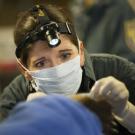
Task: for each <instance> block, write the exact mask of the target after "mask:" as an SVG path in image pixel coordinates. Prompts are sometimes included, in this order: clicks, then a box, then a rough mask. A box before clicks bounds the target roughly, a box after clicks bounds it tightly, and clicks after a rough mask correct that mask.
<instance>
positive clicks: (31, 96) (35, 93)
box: [27, 92, 46, 101]
mask: <svg viewBox="0 0 135 135" xmlns="http://www.w3.org/2000/svg"><path fill="white" fill-rule="evenodd" d="M42 96H46V94H45V93H43V92H34V93H31V94H29V95H28V97H27V101H31V100H33V99H36V98H39V97H42Z"/></svg>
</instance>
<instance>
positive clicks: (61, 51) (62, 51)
mask: <svg viewBox="0 0 135 135" xmlns="http://www.w3.org/2000/svg"><path fill="white" fill-rule="evenodd" d="M65 51H73V50H72V49H63V50H59V52H60V53H61V52H65Z"/></svg>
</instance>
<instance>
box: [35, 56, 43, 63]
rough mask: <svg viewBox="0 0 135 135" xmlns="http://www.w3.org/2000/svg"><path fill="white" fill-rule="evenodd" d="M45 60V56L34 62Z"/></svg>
mask: <svg viewBox="0 0 135 135" xmlns="http://www.w3.org/2000/svg"><path fill="white" fill-rule="evenodd" d="M41 60H45V57H41V58H38V59H37V60H34V61H33V63H36V62H38V61H41Z"/></svg>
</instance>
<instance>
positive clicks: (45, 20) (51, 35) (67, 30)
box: [15, 6, 74, 58]
mask: <svg viewBox="0 0 135 135" xmlns="http://www.w3.org/2000/svg"><path fill="white" fill-rule="evenodd" d="M35 9H36V11H38V10H39V16H38V18H37V19H38V21H39V24H38V25H37V27H36V28H35V29H34V30H33V31H30V32H29V33H28V34H27V35H26V36H25V37H24V38H23V39H22V41H21V43H20V44H19V45H18V47H17V48H16V52H15V53H16V56H17V58H20V55H21V51H22V49H24V48H26V47H27V46H28V45H29V44H30V43H33V42H35V41H38V40H45V41H47V42H48V45H49V47H56V46H58V45H59V44H60V42H61V41H60V38H59V34H71V33H74V31H73V29H72V25H71V24H70V23H68V22H65V23H56V22H53V21H51V20H50V19H49V17H48V16H45V15H44V13H41V9H42V10H43V7H40V6H36V8H35V7H34V11H35ZM41 14H42V15H41ZM40 15H41V16H40Z"/></svg>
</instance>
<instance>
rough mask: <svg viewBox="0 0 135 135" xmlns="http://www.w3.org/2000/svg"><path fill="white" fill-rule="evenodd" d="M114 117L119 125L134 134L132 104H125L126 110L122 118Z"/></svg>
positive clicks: (134, 120) (134, 118)
mask: <svg viewBox="0 0 135 135" xmlns="http://www.w3.org/2000/svg"><path fill="white" fill-rule="evenodd" d="M114 117H115V118H116V120H117V121H118V122H119V123H120V124H121V125H123V126H124V127H126V128H127V129H128V130H129V132H131V133H135V124H134V123H135V106H134V105H133V104H132V103H130V102H128V103H127V107H126V110H125V112H124V114H123V115H122V116H120V117H118V116H116V115H114Z"/></svg>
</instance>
